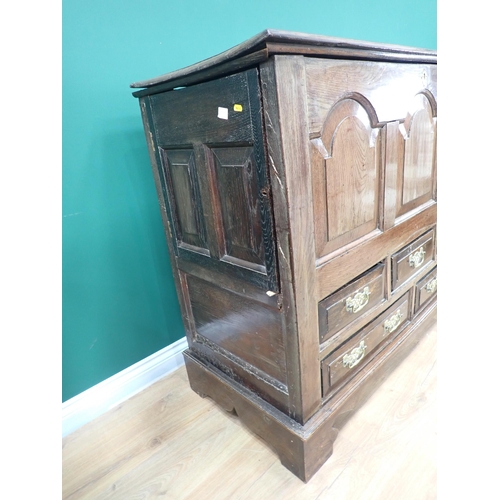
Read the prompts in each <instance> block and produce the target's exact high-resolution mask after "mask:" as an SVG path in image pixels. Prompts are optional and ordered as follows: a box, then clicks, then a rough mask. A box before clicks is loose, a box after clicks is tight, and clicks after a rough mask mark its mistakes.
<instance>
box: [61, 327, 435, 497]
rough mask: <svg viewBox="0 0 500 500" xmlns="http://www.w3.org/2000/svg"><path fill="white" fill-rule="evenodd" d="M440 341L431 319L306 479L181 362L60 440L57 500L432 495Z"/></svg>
mask: <svg viewBox="0 0 500 500" xmlns="http://www.w3.org/2000/svg"><path fill="white" fill-rule="evenodd" d="M436 343H437V335H436V326H435V324H431V325H430V327H429V328H428V329H427V331H426V332H425V335H424V336H423V338H422V341H421V342H420V344H419V345H418V346H417V347H416V348H415V350H414V351H413V352H412V353H411V354H410V355H409V356H408V357H407V358H406V361H405V363H402V364H401V365H400V366H399V367H398V368H397V369H396V370H395V371H393V373H392V374H391V375H390V376H389V377H388V378H387V379H386V380H385V382H384V383H383V384H382V385H381V386H380V388H379V389H378V391H377V393H376V394H375V395H374V396H373V397H372V398H371V399H370V400H369V401H368V402H367V403H366V404H365V405H364V406H363V407H362V408H360V409H359V410H358V411H357V412H356V413H355V414H354V415H353V416H352V417H351V418H350V420H349V421H348V422H347V423H346V424H345V425H344V427H343V429H342V432H341V433H340V434H339V436H338V438H337V439H336V441H335V453H334V454H333V455H332V457H331V458H330V459H329V460H328V461H327V462H326V463H325V465H324V466H323V467H322V468H321V469H320V470H319V471H318V472H317V474H316V475H315V476H314V477H313V478H312V479H311V480H310V481H309V482H308V483H307V484H304V483H302V481H300V479H298V478H297V477H295V476H294V475H293V474H291V473H290V472H289V471H288V470H286V469H285V468H284V467H283V466H282V465H281V463H280V461H279V458H278V456H277V455H276V453H275V452H274V451H272V450H271V449H270V448H269V446H268V445H267V444H266V442H265V441H263V440H261V439H259V438H257V437H256V436H255V435H254V434H252V433H251V432H249V431H248V430H247V429H246V428H245V426H244V425H243V424H242V422H241V420H240V419H239V418H238V417H237V416H235V415H232V414H230V413H227V412H225V411H224V410H223V409H221V408H220V407H218V406H217V405H215V404H214V403H213V401H212V400H210V399H205V400H202V399H200V398H199V397H198V395H197V394H195V393H194V392H193V391H191V389H190V387H189V383H188V381H187V376H186V372H185V369H184V368H181V369H179V370H177V371H176V372H174V373H173V374H171V375H169V376H167V377H165V378H164V379H162V380H161V381H159V382H157V383H156V384H154V385H152V386H151V387H149V388H148V389H146V390H145V391H143V392H141V393H140V394H138V395H136V396H134V397H133V398H132V399H130V400H128V401H126V402H124V403H122V404H121V405H120V406H119V407H117V408H115V409H113V410H111V411H110V412H108V413H106V414H104V415H102V416H101V417H99V418H98V419H96V420H94V421H93V422H90V423H89V424H87V425H86V426H84V427H82V428H81V429H79V430H77V431H76V432H74V433H73V434H71V435H69V436H67V437H66V438H65V439H64V440H63V449H62V476H63V482H62V498H63V499H64V500H77V499H93V500H103V499H113V500H118V499H120V500H125V499H126V500H130V499H139V498H150V499H155V498H162V499H165V498H166V499H171V500H183V499H194V498H206V499H210V500H212V499H214V500H215V499H217V500H226V499H227V500H235V499H237V500H243V499H245V500H246V499H248V500H250V499H252V500H253V499H255V498H261V499H264V500H274V499H285V498H286V499H297V500H311V499H331V498H336V499H338V500H352V499H363V500H375V499H376V500H380V499H384V500H386V499H387V500H400V499H401V498H404V499H406V500H433V499H435V498H436V448H437V446H436V429H437V409H436V406H437V405H436V395H437V392H436V372H437V366H436Z"/></svg>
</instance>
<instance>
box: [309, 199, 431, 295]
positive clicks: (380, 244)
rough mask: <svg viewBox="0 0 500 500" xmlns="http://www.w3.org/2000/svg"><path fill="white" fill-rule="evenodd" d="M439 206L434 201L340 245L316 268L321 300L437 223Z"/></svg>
mask: <svg viewBox="0 0 500 500" xmlns="http://www.w3.org/2000/svg"><path fill="white" fill-rule="evenodd" d="M436 220H437V207H436V204H432V205H430V206H428V207H426V208H425V210H423V211H422V212H420V213H418V214H416V215H415V216H414V217H411V218H409V219H406V220H404V221H402V222H401V223H400V224H398V225H396V226H394V227H392V228H390V229H388V230H387V231H384V232H382V233H379V234H376V235H375V236H373V237H372V238H370V239H367V240H365V241H362V242H360V243H359V244H358V245H356V246H355V247H352V248H346V249H341V251H339V252H337V253H336V254H335V255H332V256H331V258H330V259H329V260H327V261H326V262H324V263H322V264H321V265H320V266H319V267H318V270H317V274H318V300H321V299H323V298H325V297H326V296H328V295H329V294H330V293H331V291H332V290H336V289H338V288H340V287H341V286H343V285H344V284H345V283H346V282H348V281H351V280H352V279H354V278H355V277H356V276H358V275H359V274H361V273H362V272H364V270H365V269H368V268H370V267H371V266H374V265H375V264H376V263H377V262H380V261H381V260H382V259H384V258H385V257H387V256H390V255H392V254H393V253H395V252H397V251H398V250H400V249H401V248H402V247H403V246H405V245H407V244H409V243H411V242H412V241H413V240H414V239H415V238H417V237H418V236H419V235H421V234H422V233H423V232H425V231H426V230H428V229H431V228H432V227H434V226H435V225H436Z"/></svg>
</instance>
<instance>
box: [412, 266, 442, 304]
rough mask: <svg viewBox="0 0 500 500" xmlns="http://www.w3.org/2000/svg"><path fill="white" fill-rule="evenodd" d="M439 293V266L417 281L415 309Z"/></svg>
mask: <svg viewBox="0 0 500 500" xmlns="http://www.w3.org/2000/svg"><path fill="white" fill-rule="evenodd" d="M436 294H437V267H436V268H434V269H433V270H432V271H431V272H430V273H429V274H427V275H425V276H424V277H423V278H422V279H421V280H420V281H419V282H418V283H417V291H416V293H415V311H418V310H419V309H420V308H421V307H423V306H424V305H425V304H426V303H427V302H428V301H429V300H430V299H432V298H433V297H434V296H435V295H436Z"/></svg>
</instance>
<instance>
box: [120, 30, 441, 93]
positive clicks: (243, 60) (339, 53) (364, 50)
mask: <svg viewBox="0 0 500 500" xmlns="http://www.w3.org/2000/svg"><path fill="white" fill-rule="evenodd" d="M280 54H281V55H305V56H309V57H324V58H332V59H351V60H352V59H355V60H366V61H387V62H406V63H430V64H436V63H437V53H436V52H435V51H433V50H429V49H421V48H415V47H406V46H401V45H392V44H383V43H375V42H366V41H358V40H350V39H345V38H336V37H330V36H324V35H311V34H307V33H298V32H292V31H282V30H274V29H266V30H264V31H262V32H260V33H258V34H257V35H255V36H253V37H252V38H250V39H248V40H246V41H244V42H242V43H240V44H238V45H236V46H234V47H232V48H230V49H228V50H226V51H224V52H222V53H220V54H217V55H215V56H213V57H210V58H208V59H205V60H203V61H200V62H198V63H195V64H192V65H190V66H187V67H185V68H182V69H179V70H176V71H172V72H169V73H166V74H164V75H160V76H158V77H155V78H151V79H148V80H142V81H138V82H134V83H132V84H131V85H130V86H131V88H133V89H141V90H137V91H136V92H134V93H133V95H134V96H135V97H141V96H143V95H148V94H152V93H156V92H161V91H166V90H171V89H173V88H175V87H179V86H187V85H192V84H195V83H201V82H203V81H206V80H210V79H213V78H218V77H221V76H225V75H227V74H230V73H234V72H236V71H240V70H243V69H246V68H248V67H251V66H255V65H256V64H259V63H261V62H264V61H265V60H267V59H269V58H270V57H271V56H273V55H280Z"/></svg>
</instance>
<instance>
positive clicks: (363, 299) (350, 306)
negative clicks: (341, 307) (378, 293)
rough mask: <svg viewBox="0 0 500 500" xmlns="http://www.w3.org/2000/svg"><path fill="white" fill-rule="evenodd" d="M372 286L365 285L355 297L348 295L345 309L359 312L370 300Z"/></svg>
mask: <svg viewBox="0 0 500 500" xmlns="http://www.w3.org/2000/svg"><path fill="white" fill-rule="evenodd" d="M370 293H371V292H370V288H369V287H367V286H365V287H364V288H363V291H362V292H358V293H357V294H356V295H354V297H352V298H351V297H348V298H347V299H346V301H345V309H346V311H347V312H350V313H357V312H359V311H361V309H363V307H365V306H366V304H368V301H369V300H370Z"/></svg>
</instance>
